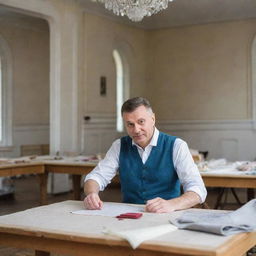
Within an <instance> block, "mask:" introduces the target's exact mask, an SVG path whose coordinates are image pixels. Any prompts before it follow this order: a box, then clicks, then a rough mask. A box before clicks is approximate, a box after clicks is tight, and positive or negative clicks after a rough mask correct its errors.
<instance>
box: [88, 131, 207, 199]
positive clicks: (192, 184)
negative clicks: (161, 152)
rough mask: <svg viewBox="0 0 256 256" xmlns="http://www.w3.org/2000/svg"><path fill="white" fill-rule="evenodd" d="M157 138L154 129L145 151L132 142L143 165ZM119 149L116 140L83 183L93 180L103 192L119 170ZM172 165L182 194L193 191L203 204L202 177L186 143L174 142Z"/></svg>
mask: <svg viewBox="0 0 256 256" xmlns="http://www.w3.org/2000/svg"><path fill="white" fill-rule="evenodd" d="M158 136H159V131H158V129H157V128H155V131H154V135H153V137H152V139H151V141H150V143H149V144H148V145H147V146H146V147H145V149H143V148H141V147H140V146H139V145H137V144H136V143H134V142H133V144H134V145H136V147H137V149H138V153H139V155H140V157H141V159H142V162H143V164H144V163H145V162H146V161H147V159H148V157H149V155H150V152H151V149H152V147H155V146H157V140H158ZM120 148H121V140H120V139H117V140H115V141H114V142H113V144H112V146H111V147H110V149H109V150H108V152H107V154H106V156H105V158H104V159H103V160H101V161H100V162H99V164H98V165H97V166H96V167H95V168H94V169H93V170H92V171H91V172H90V173H89V174H88V175H87V176H86V177H85V180H84V181H87V180H89V179H92V180H95V181H96V182H97V183H98V184H99V187H100V191H103V190H104V189H105V187H106V186H107V185H108V184H109V183H110V182H111V180H112V178H113V177H114V176H115V175H116V173H117V170H118V168H119V154H120ZM173 165H174V168H175V170H176V172H177V175H178V177H179V180H180V182H181V184H182V186H183V190H184V192H187V191H193V192H195V193H197V194H198V195H199V197H200V199H201V203H203V202H204V201H205V198H206V195H207V192H206V188H205V186H204V183H203V180H202V177H201V175H200V173H199V171H198V168H197V166H196V165H195V163H194V160H193V158H192V156H191V154H190V151H189V148H188V145H187V143H186V142H185V141H183V140H182V139H179V138H177V139H176V140H175V142H174V146H173Z"/></svg>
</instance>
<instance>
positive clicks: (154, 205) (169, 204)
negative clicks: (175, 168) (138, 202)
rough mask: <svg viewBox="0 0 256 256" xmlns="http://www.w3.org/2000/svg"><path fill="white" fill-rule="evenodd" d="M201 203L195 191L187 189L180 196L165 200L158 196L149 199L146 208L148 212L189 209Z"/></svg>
mask: <svg viewBox="0 0 256 256" xmlns="http://www.w3.org/2000/svg"><path fill="white" fill-rule="evenodd" d="M199 203H200V197H199V195H198V194H197V193H195V192H193V191H187V192H185V193H184V194H182V195H181V196H179V197H176V198H173V199H169V200H164V199H162V198H160V197H156V198H154V199H152V200H148V201H147V204H146V208H145V210H146V211H147V212H155V213H164V212H173V211H177V210H183V209H188V208H191V207H193V206H195V205H196V204H199Z"/></svg>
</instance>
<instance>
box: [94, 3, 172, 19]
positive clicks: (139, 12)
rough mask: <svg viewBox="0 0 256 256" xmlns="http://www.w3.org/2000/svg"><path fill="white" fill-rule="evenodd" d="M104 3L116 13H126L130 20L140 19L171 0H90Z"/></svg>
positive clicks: (162, 8) (162, 7) (157, 10)
mask: <svg viewBox="0 0 256 256" xmlns="http://www.w3.org/2000/svg"><path fill="white" fill-rule="evenodd" d="M92 1H93V2H96V1H98V2H101V3H104V4H105V8H106V9H108V10H111V11H113V13H114V14H116V15H121V16H124V15H126V16H127V17H128V18H129V19H130V20H132V21H141V20H142V19H143V18H144V17H145V16H151V15H152V14H155V13H157V12H159V11H161V10H164V9H166V8H167V7H168V2H172V1H173V0H92Z"/></svg>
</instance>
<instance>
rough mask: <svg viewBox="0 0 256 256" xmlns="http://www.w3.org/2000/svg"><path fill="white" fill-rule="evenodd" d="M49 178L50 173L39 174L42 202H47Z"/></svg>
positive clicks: (44, 203)
mask: <svg viewBox="0 0 256 256" xmlns="http://www.w3.org/2000/svg"><path fill="white" fill-rule="evenodd" d="M47 178H48V173H47V172H45V173H42V174H39V182H40V204H41V205H46V204H47Z"/></svg>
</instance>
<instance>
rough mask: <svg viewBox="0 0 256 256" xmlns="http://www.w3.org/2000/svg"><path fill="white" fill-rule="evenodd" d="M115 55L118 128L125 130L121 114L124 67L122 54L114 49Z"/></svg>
mask: <svg viewBox="0 0 256 256" xmlns="http://www.w3.org/2000/svg"><path fill="white" fill-rule="evenodd" d="M113 57H114V61H115V65H116V110H117V112H116V116H117V118H116V129H117V131H118V132H123V131H124V125H123V120H122V115H121V111H120V110H121V107H122V104H123V103H124V99H125V97H124V67H123V62H122V59H121V56H120V54H119V52H118V51H117V50H114V51H113Z"/></svg>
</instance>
